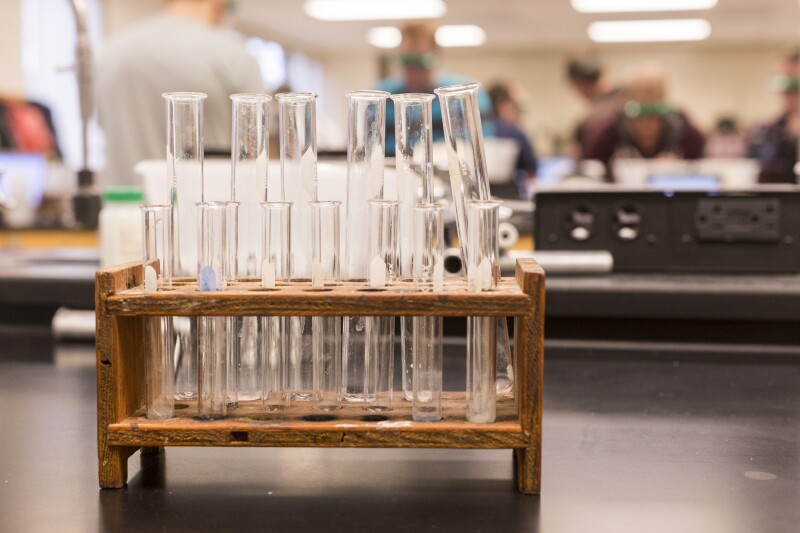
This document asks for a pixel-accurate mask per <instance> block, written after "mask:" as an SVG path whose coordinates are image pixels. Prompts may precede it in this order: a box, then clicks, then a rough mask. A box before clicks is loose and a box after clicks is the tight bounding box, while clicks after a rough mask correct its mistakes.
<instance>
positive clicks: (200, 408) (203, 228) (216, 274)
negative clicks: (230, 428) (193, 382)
mask: <svg viewBox="0 0 800 533" xmlns="http://www.w3.org/2000/svg"><path fill="white" fill-rule="evenodd" d="M236 207H237V206H236V204H235V203H233V202H208V203H201V204H199V206H198V210H199V217H200V232H199V239H198V243H197V248H198V263H197V288H198V290H199V291H200V292H214V291H222V290H225V288H226V286H227V276H228V269H229V268H230V260H229V255H228V254H229V252H228V246H227V244H228V243H227V240H228V222H229V220H231V221H232V220H235V219H236V218H237V215H236ZM228 318H229V317H217V316H203V317H199V320H198V341H197V343H198V346H199V350H198V371H197V374H198V379H197V388H198V394H197V415H198V417H199V418H202V419H206V420H208V419H216V418H224V417H225V416H226V414H227V405H228V401H229V398H228V390H227V388H228V376H227V370H228V350H227V346H228V338H227V336H228V331H229V330H228Z"/></svg>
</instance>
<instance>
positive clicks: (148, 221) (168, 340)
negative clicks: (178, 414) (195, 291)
mask: <svg viewBox="0 0 800 533" xmlns="http://www.w3.org/2000/svg"><path fill="white" fill-rule="evenodd" d="M141 209H142V236H143V238H142V244H143V246H142V266H143V268H144V291H145V292H147V293H152V292H156V291H157V290H158V289H159V288H160V287H161V288H167V289H168V288H170V287H171V286H172V206H171V205H147V206H142V208H141ZM173 346H174V344H173V332H172V318H171V317H168V316H154V317H147V318H146V319H145V343H144V349H145V376H146V379H145V381H146V389H147V395H146V401H145V413H146V416H147V418H149V419H152V420H163V419H166V418H172V416H173V413H174V405H175V374H174V371H175V366H174V365H175V361H174V357H173V355H174V354H173Z"/></svg>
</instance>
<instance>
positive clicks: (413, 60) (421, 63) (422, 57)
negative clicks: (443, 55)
mask: <svg viewBox="0 0 800 533" xmlns="http://www.w3.org/2000/svg"><path fill="white" fill-rule="evenodd" d="M400 64H401V65H403V66H404V67H415V68H433V66H434V65H435V64H436V54H432V53H430V52H428V53H425V54H402V55H401V56H400Z"/></svg>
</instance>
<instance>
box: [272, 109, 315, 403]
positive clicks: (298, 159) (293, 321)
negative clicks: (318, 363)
mask: <svg viewBox="0 0 800 533" xmlns="http://www.w3.org/2000/svg"><path fill="white" fill-rule="evenodd" d="M275 99H276V100H277V101H278V122H279V137H280V160H281V183H282V187H283V191H275V192H271V193H270V196H271V197H272V199H278V198H280V199H285V200H286V201H288V202H291V204H292V209H291V227H292V233H291V235H290V238H291V251H292V259H291V268H292V272H291V275H292V277H293V278H310V277H311V239H309V235H310V234H311V216H312V215H311V206H310V203H311V202H313V201H316V199H317V95H316V94H314V93H280V94H277V95H275ZM310 328H311V319H310V318H308V317H290V318H289V344H288V349H289V354H288V357H287V359H286V360H287V386H288V387H289V390H290V391H291V398H292V399H293V400H300V401H306V400H313V396H314V394H313V392H314V390H313V388H307V389H295V388H294V387H299V386H301V385H303V386H305V385H304V384H302V382H300V383H298V379H299V377H298V376H297V374H296V373H297V372H299V371H300V365H301V363H302V361H304V360H305V359H308V361H309V363H310V361H311V346H310V345H309V344H308V343H309V342H310V335H306V333H307V331H306V330H308V329H310ZM309 386H310V384H309Z"/></svg>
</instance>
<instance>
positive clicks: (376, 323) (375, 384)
mask: <svg viewBox="0 0 800 533" xmlns="http://www.w3.org/2000/svg"><path fill="white" fill-rule="evenodd" d="M397 205H398V202H396V201H390V200H371V201H370V203H369V218H370V224H369V243H368V246H369V248H368V249H369V257H370V258H371V259H370V272H369V284H370V287H371V288H372V289H374V290H381V289H383V288H384V287H385V286H386V285H387V284H392V283H394V281H395V277H396V274H397ZM365 331H366V353H365V358H364V408H365V409H366V410H368V411H388V410H390V409H391V408H392V396H393V389H394V317H393V316H369V317H366V328H365Z"/></svg>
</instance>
